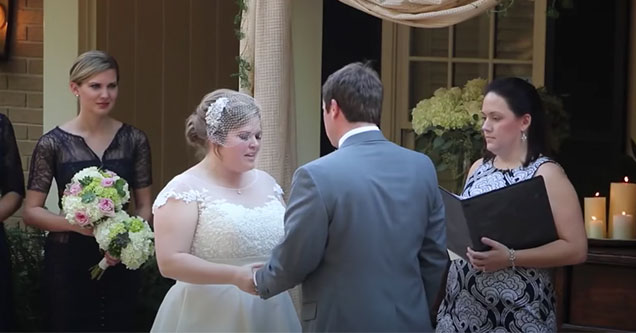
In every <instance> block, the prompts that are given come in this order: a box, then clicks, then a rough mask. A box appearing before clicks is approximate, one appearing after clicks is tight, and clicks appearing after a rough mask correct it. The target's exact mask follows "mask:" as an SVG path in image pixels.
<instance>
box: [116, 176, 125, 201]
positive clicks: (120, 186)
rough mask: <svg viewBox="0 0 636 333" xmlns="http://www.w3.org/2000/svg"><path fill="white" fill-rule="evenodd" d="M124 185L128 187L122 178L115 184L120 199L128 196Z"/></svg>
mask: <svg viewBox="0 0 636 333" xmlns="http://www.w3.org/2000/svg"><path fill="white" fill-rule="evenodd" d="M124 185H126V181H125V180H123V179H121V178H119V179H117V181H116V182H115V190H117V194H118V195H119V196H120V197H124V196H126V191H124Z"/></svg>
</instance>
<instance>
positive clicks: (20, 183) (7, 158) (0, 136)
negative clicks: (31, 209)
mask: <svg viewBox="0 0 636 333" xmlns="http://www.w3.org/2000/svg"><path fill="white" fill-rule="evenodd" d="M0 195H1V196H0V332H4V331H12V330H14V329H15V327H14V325H15V323H14V322H13V319H14V318H15V312H14V308H13V302H12V298H13V295H12V290H11V261H10V256H9V247H8V246H7V238H6V236H5V234H4V224H3V223H2V222H3V221H4V220H6V219H7V218H8V217H9V216H11V215H13V213H15V212H16V211H17V210H18V208H20V205H21V204H22V198H23V197H24V175H23V174H22V162H21V161H20V154H19V153H18V145H17V144H16V142H15V134H14V132H13V127H12V126H11V122H10V121H9V119H8V118H7V117H6V116H5V115H3V114H0Z"/></svg>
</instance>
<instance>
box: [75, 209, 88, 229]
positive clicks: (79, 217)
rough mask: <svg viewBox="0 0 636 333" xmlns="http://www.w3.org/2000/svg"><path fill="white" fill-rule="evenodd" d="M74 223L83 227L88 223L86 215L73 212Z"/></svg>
mask: <svg viewBox="0 0 636 333" xmlns="http://www.w3.org/2000/svg"><path fill="white" fill-rule="evenodd" d="M75 222H77V224H79V225H80V226H82V227H85V226H86V225H88V222H90V221H89V219H88V215H87V214H86V213H84V212H81V211H80V212H75Z"/></svg>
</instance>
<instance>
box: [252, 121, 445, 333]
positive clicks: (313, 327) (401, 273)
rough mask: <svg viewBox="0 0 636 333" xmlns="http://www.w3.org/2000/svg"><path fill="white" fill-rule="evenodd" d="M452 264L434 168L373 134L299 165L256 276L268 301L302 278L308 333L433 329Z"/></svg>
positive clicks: (424, 158) (357, 137) (423, 158)
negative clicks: (433, 313) (281, 232)
mask: <svg viewBox="0 0 636 333" xmlns="http://www.w3.org/2000/svg"><path fill="white" fill-rule="evenodd" d="M447 260H448V254H447V252H446V226H445V223H444V206H443V203H442V200H441V196H440V192H439V189H438V187H437V178H436V174H435V168H434V167H433V164H432V163H431V161H430V159H429V158H428V157H427V156H425V155H423V154H420V153H417V152H414V151H411V150H408V149H404V148H402V147H400V146H397V145H395V144H393V143H391V142H389V141H387V140H386V139H385V138H384V137H383V136H382V134H381V133H380V132H379V131H372V132H364V133H360V134H356V135H353V136H351V137H349V138H348V139H347V140H346V141H345V142H344V144H343V145H342V147H341V148H340V149H338V150H337V151H334V152H333V153H331V154H329V155H327V156H324V157H322V158H320V159H318V160H315V161H313V162H310V163H308V164H306V165H304V166H302V167H300V168H299V169H298V170H296V172H295V174H294V178H293V182H292V189H291V193H290V198H289V203H288V207H287V212H286V213H285V237H284V239H283V241H282V242H281V243H280V244H279V245H278V246H277V247H276V248H275V249H274V250H273V253H272V257H271V259H270V260H269V262H268V263H267V264H266V265H265V267H264V268H262V269H260V270H259V271H257V272H256V282H257V286H258V291H259V293H260V296H261V297H263V298H268V297H271V296H274V295H276V294H278V293H281V292H283V291H285V290H287V289H289V288H292V287H294V286H295V285H297V284H299V283H301V282H302V296H303V305H302V315H301V320H302V325H303V330H305V331H431V330H432V327H431V323H430V319H429V305H431V304H433V302H434V300H435V298H436V295H437V292H438V289H439V286H440V280H441V278H442V275H443V272H444V271H445V268H446V264H447Z"/></svg>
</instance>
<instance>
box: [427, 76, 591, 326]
mask: <svg viewBox="0 0 636 333" xmlns="http://www.w3.org/2000/svg"><path fill="white" fill-rule="evenodd" d="M482 117H483V125H482V132H483V136H484V141H485V146H486V147H485V148H486V149H485V150H484V154H483V158H481V159H479V160H478V161H476V162H475V163H474V164H473V165H472V167H471V168H470V170H469V173H468V178H467V180H466V185H465V186H464V190H463V192H462V194H461V195H462V197H463V198H469V197H471V196H475V195H478V194H481V193H485V192H488V191H492V190H495V189H498V188H502V187H505V186H509V185H512V184H515V183H517V182H520V181H524V180H527V179H530V178H532V177H536V176H543V177H544V180H545V185H546V190H547V193H548V198H549V201H550V206H551V208H552V214H553V216H554V221H555V225H556V230H557V234H558V239H557V240H555V241H553V242H551V243H548V244H545V245H542V246H539V247H535V248H530V249H512V248H508V247H507V246H506V244H501V243H499V242H497V240H496V239H488V238H485V237H484V238H482V242H483V243H484V244H485V245H488V246H490V248H491V249H490V250H488V251H485V252H477V251H473V250H472V249H470V248H468V249H467V257H468V258H469V261H465V260H463V259H457V260H453V262H452V264H451V266H450V269H449V272H448V279H447V284H446V295H445V297H444V300H443V302H442V304H441V305H440V308H439V311H438V314H437V322H438V323H437V328H436V329H437V331H438V332H474V331H480V332H487V331H501V332H504V331H505V332H527V331H532V332H555V331H556V329H557V322H556V313H555V311H556V310H555V295H554V286H553V284H552V270H551V268H554V267H558V266H565V265H575V264H579V263H581V262H583V261H585V259H586V256H587V237H586V235H585V229H584V224H583V217H582V213H581V207H580V205H579V201H578V197H577V194H576V192H575V191H574V188H573V186H572V184H571V183H570V181H569V180H568V178H567V176H566V174H565V172H564V171H563V169H562V168H561V167H560V166H559V165H558V164H557V163H556V162H555V161H554V160H552V159H550V158H549V157H548V156H547V147H546V142H547V139H546V124H545V111H544V108H543V104H542V101H541V98H540V97H539V94H538V93H537V91H536V89H535V87H534V86H532V85H531V84H530V83H528V82H526V81H524V80H522V79H519V78H501V79H497V80H494V81H493V82H492V83H490V85H488V87H487V88H486V95H485V97H484V101H483V105H482ZM508 223H512V224H514V223H515V221H508Z"/></svg>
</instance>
